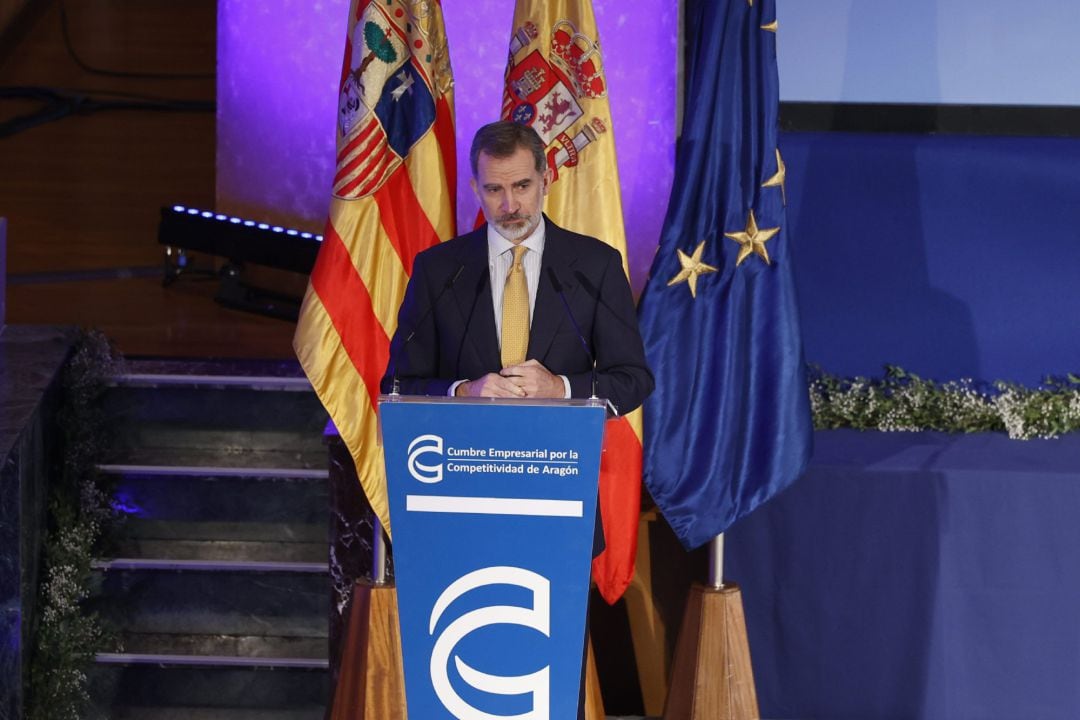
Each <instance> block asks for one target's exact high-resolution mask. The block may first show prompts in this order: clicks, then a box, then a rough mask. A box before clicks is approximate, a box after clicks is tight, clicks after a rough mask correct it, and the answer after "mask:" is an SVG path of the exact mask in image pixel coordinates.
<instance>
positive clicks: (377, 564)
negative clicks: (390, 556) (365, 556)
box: [371, 514, 386, 585]
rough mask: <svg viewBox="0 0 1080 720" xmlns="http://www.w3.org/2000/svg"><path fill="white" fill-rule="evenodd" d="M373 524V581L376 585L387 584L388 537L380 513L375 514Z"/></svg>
mask: <svg viewBox="0 0 1080 720" xmlns="http://www.w3.org/2000/svg"><path fill="white" fill-rule="evenodd" d="M371 524H372V527H371V581H372V582H373V583H374V584H376V585H385V584H386V538H385V535H384V534H383V529H382V523H380V522H379V516H378V515H374V514H373V517H372V520H371Z"/></svg>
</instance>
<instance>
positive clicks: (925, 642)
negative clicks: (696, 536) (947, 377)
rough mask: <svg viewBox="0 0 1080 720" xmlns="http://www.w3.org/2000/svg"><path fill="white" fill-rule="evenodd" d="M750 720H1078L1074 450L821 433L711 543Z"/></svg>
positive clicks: (1078, 511)
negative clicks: (748, 691) (733, 614)
mask: <svg viewBox="0 0 1080 720" xmlns="http://www.w3.org/2000/svg"><path fill="white" fill-rule="evenodd" d="M725 544H726V566H725V578H726V579H727V580H730V581H734V582H737V583H739V584H740V586H741V587H742V590H743V602H744V603H745V606H746V624H747V632H748V635H749V640H750V649H751V654H752V660H753V667H754V676H755V681H756V684H757V690H758V699H759V703H760V706H761V713H762V717H765V718H829V719H830V720H840V719H844V718H851V719H853V720H854V719H858V720H872V719H874V718H949V719H950V720H952V719H956V720H960V719H965V718H971V719H976V718H977V719H978V720H992V719H996V718H1001V719H1002V720H1005V719H1008V720H1020V719H1023V720H1038V719H1041V718H1046V719H1053V720H1063V719H1065V718H1080V437H1077V436H1075V435H1073V436H1066V437H1064V438H1062V439H1058V440H1033V441H1018V440H1010V439H1008V438H1007V437H1006V436H1005V435H1002V434H990V433H988V434H976V435H944V434H939V433H880V432H858V431H852V430H835V431H822V432H818V433H816V435H815V451H814V456H813V459H812V461H811V464H810V467H809V468H808V470H807V472H806V474H805V475H804V476H803V477H802V478H801V479H800V480H799V481H798V482H796V483H795V484H794V485H793V486H792V487H791V488H789V489H788V490H787V491H785V492H784V493H782V494H781V495H780V496H778V497H777V498H775V499H774V500H772V501H771V502H769V503H768V504H766V505H765V506H764V507H763V508H761V509H760V510H758V511H757V512H755V513H754V514H752V515H751V516H750V517H748V518H746V519H745V520H743V521H741V522H740V523H738V524H737V525H736V526H734V527H733V528H731V530H729V532H728V533H727V535H726V543H725Z"/></svg>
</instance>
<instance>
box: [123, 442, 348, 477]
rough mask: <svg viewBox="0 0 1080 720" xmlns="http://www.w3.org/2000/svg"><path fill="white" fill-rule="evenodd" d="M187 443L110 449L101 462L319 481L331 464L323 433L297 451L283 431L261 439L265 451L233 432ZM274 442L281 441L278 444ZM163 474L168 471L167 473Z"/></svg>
mask: <svg viewBox="0 0 1080 720" xmlns="http://www.w3.org/2000/svg"><path fill="white" fill-rule="evenodd" d="M187 440H188V441H190V442H187V443H186V444H184V443H180V444H178V445H177V446H176V447H168V446H165V445H156V446H155V445H146V446H142V447H140V446H136V445H122V446H118V447H116V448H115V449H113V450H112V451H110V453H109V456H108V457H107V458H106V459H107V462H106V463H102V466H103V467H105V468H109V467H138V466H145V467H148V468H166V467H168V468H176V469H178V470H183V469H185V468H186V469H187V472H188V474H198V473H203V474H217V475H220V476H223V477H236V476H251V475H256V474H265V473H276V474H277V475H278V476H280V477H296V478H308V479H318V478H321V477H325V473H326V468H327V465H329V460H328V458H327V450H326V448H325V447H324V446H323V444H322V435H321V431H320V434H318V436H317V437H316V436H313V437H312V438H309V440H308V441H307V444H306V446H305V447H296V446H297V444H298V443H297V442H296V440H295V434H292V435H290V434H288V433H282V434H279V435H278V436H277V437H274V438H271V437H269V436H268V435H265V434H264V436H263V437H262V438H261V439H259V440H257V441H254V440H250V442H258V443H260V444H262V445H265V447H256V446H253V445H247V444H245V443H247V442H249V439H248V438H245V437H242V436H239V435H237V434H236V433H233V434H230V435H229V436H228V437H226V436H225V435H224V434H220V433H218V434H215V433H210V434H208V435H206V436H205V437H200V438H199V439H197V440H196V439H192V433H189V434H188V435H187ZM275 443H277V444H276V445H275ZM162 472H163V471H162Z"/></svg>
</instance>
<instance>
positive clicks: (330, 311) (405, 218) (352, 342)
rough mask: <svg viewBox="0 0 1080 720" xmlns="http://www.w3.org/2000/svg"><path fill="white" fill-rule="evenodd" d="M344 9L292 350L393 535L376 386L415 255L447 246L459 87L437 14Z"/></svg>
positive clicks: (375, 6)
mask: <svg viewBox="0 0 1080 720" xmlns="http://www.w3.org/2000/svg"><path fill="white" fill-rule="evenodd" d="M407 7H410V6H406V5H404V4H400V3H393V4H388V3H385V2H375V1H374V0H351V4H350V7H349V29H348V36H347V37H346V39H345V57H344V62H343V63H342V70H341V82H340V85H339V88H340V90H339V95H338V116H337V170H336V174H335V176H334V183H333V195H332V197H331V200H330V213H329V218H328V219H327V222H326V231H325V232H324V239H323V245H322V248H321V250H320V251H319V257H318V260H317V261H316V263H315V268H314V270H313V271H312V273H311V280H310V282H309V284H308V288H307V293H306V294H305V296H304V304H303V306H302V308H301V310H300V321H299V324H298V326H297V328H296V335H295V337H294V338H293V348H294V349H295V351H296V355H297V357H298V358H299V359H300V364H301V365H302V366H303V368H304V372H305V373H307V376H308V379H309V380H311V384H312V385H313V386H314V388H315V391H316V392H317V393H318V395H319V399H320V400H322V403H323V405H325V406H326V409H327V411H328V412H329V413H330V418H331V419H332V420H333V422H334V424H335V425H336V426H337V429H338V432H340V433H341V437H342V440H344V442H345V445H346V446H347V447H348V448H349V452H350V453H351V455H352V457H353V460H354V461H355V462H356V471H357V475H358V476H359V478H360V483H361V485H363V488H364V492H365V493H366V494H367V498H368V501H369V502H370V503H371V507H372V508H373V509H374V510H375V513H376V514H377V515H378V517H379V520H380V521H381V522H382V524H383V527H385V528H386V529H387V530H388V531H389V529H390V517H389V511H388V508H387V500H386V475H385V470H384V467H383V453H382V448H381V447H380V446H379V444H378V442H377V428H378V421H377V403H378V396H379V379H380V378H381V377H382V373H383V370H384V369H385V368H386V363H387V359H388V356H389V346H390V338H391V337H392V336H393V334H394V330H395V328H396V326H397V311H398V306H399V305H400V304H401V299H402V297H403V296H404V294H405V286H406V284H407V283H408V281H409V275H410V274H411V272H412V263H413V258H414V257H415V256H416V254H417V253H418V252H420V251H421V250H423V249H425V248H427V247H430V246H432V245H434V244H435V243H438V242H441V241H442V240H446V239H448V238H450V237H451V236H453V235H454V232H455V230H456V221H455V217H454V197H455V190H456V188H455V185H456V177H455V150H454V90H453V88H454V80H453V74H452V73H451V70H450V56H449V52H448V50H447V43H446V32H445V30H444V27H443V15H442V7H441V6H440V4H439V3H438V2H437V1H436V2H431V3H420V4H417V5H416V6H415V7H412V9H411V10H407V9H406V8H407Z"/></svg>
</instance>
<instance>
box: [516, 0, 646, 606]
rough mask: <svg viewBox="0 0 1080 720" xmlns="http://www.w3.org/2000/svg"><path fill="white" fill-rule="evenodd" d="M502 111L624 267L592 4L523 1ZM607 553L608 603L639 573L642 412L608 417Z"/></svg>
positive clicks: (599, 578)
mask: <svg viewBox="0 0 1080 720" xmlns="http://www.w3.org/2000/svg"><path fill="white" fill-rule="evenodd" d="M502 117H503V119H505V120H513V121H515V122H518V123H522V124H524V125H530V126H532V127H533V129H535V130H536V132H537V133H539V135H540V137H541V139H542V140H543V141H544V144H545V145H546V146H547V157H548V166H549V167H550V168H551V169H552V171H553V172H554V174H555V182H554V183H553V184H552V186H551V190H550V192H549V194H548V197H547V203H546V205H545V210H546V212H547V214H548V215H549V216H550V217H551V219H552V221H553V222H555V223H557V224H558V225H561V226H562V227H565V228H567V229H569V230H573V231H574V232H579V233H582V234H585V235H591V236H592V237H596V238H599V239H600V240H603V241H604V242H606V243H607V244H609V245H611V246H612V247H614V248H615V249H616V250H618V251H619V252H620V253H621V254H622V258H623V270H624V271H626V270H627V263H626V233H625V231H624V229H623V215H622V199H621V197H620V193H619V172H618V167H617V165H616V163H615V136H614V132H613V129H612V123H611V108H610V107H609V105H608V87H607V81H606V80H605V78H604V58H603V54H602V53H601V50H600V38H599V35H598V33H597V29H596V19H595V17H594V16H593V10H592V3H591V2H590V0H562V1H558V0H555V1H550V2H545V1H544V0H518V2H517V5H516V6H515V8H514V23H513V27H512V33H511V36H510V53H509V59H508V60H507V65H506V82H505V86H504V90H503V106H502ZM599 499H600V513H601V516H602V518H603V524H604V540H605V544H606V546H607V547H606V549H605V551H604V552H603V553H602V554H601V555H600V556H599V557H597V558H596V559H595V560H594V561H593V578H594V579H595V580H596V584H597V586H598V587H599V589H600V593H601V594H602V595H603V596H604V599H605V600H607V601H608V602H609V603H614V602H615V601H616V600H618V599H619V597H620V596H621V595H622V594H623V591H624V590H626V588H627V586H628V585H629V584H630V581H631V580H632V579H633V576H634V557H635V555H636V553H637V528H638V514H639V513H640V511H641V411H640V410H637V411H635V412H633V413H631V414H630V415H628V416H626V417H621V418H617V419H614V420H610V421H608V423H607V426H606V428H605V431H604V453H603V456H602V461H601V467H600V498H599Z"/></svg>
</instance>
